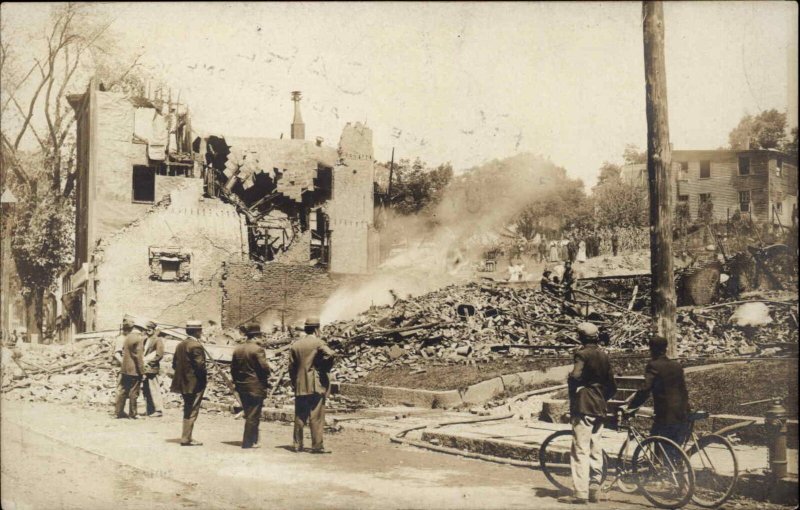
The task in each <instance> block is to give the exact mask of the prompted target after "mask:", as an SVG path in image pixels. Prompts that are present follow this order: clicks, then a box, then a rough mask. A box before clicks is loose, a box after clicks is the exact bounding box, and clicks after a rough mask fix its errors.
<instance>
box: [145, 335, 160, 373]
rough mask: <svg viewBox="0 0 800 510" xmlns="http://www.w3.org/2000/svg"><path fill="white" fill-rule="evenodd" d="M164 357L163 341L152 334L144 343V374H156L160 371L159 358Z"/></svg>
mask: <svg viewBox="0 0 800 510" xmlns="http://www.w3.org/2000/svg"><path fill="white" fill-rule="evenodd" d="M163 357H164V340H163V339H162V338H161V337H160V336H158V334H153V335H151V336H149V337H147V340H145V341H144V373H145V374H157V373H158V372H159V371H160V369H161V358H163Z"/></svg>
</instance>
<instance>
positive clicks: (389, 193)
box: [386, 147, 394, 205]
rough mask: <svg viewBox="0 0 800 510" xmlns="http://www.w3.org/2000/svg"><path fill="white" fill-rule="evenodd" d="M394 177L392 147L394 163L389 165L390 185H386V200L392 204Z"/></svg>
mask: <svg viewBox="0 0 800 510" xmlns="http://www.w3.org/2000/svg"><path fill="white" fill-rule="evenodd" d="M393 177H394V147H392V162H391V163H389V183H388V184H387V185H386V200H387V201H388V202H389V205H391V204H392V178H393Z"/></svg>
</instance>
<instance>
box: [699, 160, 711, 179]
mask: <svg viewBox="0 0 800 510" xmlns="http://www.w3.org/2000/svg"><path fill="white" fill-rule="evenodd" d="M700 178H701V179H710V178H711V161H701V162H700Z"/></svg>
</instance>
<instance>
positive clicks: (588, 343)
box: [559, 322, 617, 504]
mask: <svg viewBox="0 0 800 510" xmlns="http://www.w3.org/2000/svg"><path fill="white" fill-rule="evenodd" d="M598 335H599V331H598V329H597V326H595V325H594V324H591V323H589V322H582V323H581V324H579V325H578V338H579V339H580V341H581V344H582V345H583V347H581V348H580V349H578V350H577V351H576V352H575V364H574V365H573V367H572V372H570V374H569V378H568V380H567V384H568V386H569V412H570V423H571V424H572V451H571V452H570V466H571V468H572V483H573V487H574V491H573V494H572V496H566V497H562V498H559V501H562V502H566V503H577V504H581V503H586V502H587V501H591V502H596V501H597V494H598V491H599V490H600V481H601V480H600V476H601V473H602V468H603V448H602V446H601V445H600V436H601V435H602V433H603V419H604V418H605V415H606V411H607V404H606V402H607V401H608V400H609V399H610V398H611V397H613V396H614V393H616V392H617V384H616V382H615V381H614V373H613V371H612V370H611V363H610V362H609V359H608V354H606V353H605V351H603V349H601V348H600V347H599V346H598V345H597V340H598Z"/></svg>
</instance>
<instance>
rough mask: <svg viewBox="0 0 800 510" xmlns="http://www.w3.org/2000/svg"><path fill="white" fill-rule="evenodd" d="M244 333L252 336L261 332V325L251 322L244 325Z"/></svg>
mask: <svg viewBox="0 0 800 510" xmlns="http://www.w3.org/2000/svg"><path fill="white" fill-rule="evenodd" d="M244 334H245V335H246V336H247V337H248V338H250V337H253V336H257V335H260V334H261V325H260V324H257V323H250V324H247V325H246V326H245V327H244Z"/></svg>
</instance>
